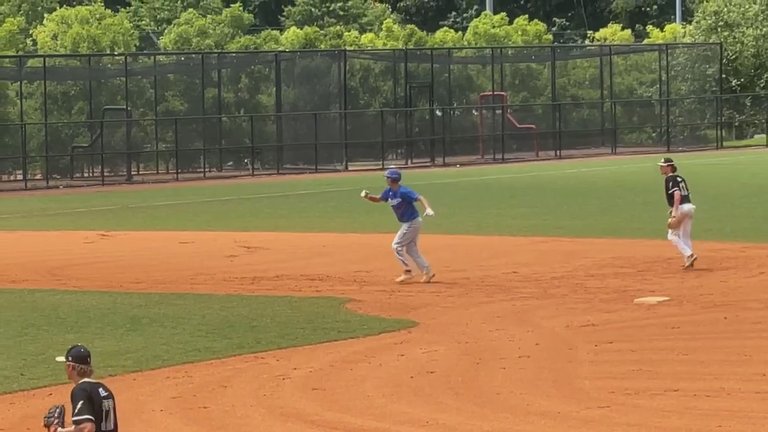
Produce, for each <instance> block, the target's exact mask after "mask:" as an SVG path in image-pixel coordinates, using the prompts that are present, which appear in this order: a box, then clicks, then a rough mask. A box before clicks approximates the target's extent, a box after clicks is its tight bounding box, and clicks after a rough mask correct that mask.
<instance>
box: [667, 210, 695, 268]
mask: <svg viewBox="0 0 768 432" xmlns="http://www.w3.org/2000/svg"><path fill="white" fill-rule="evenodd" d="M695 211H696V206H695V205H693V204H683V205H681V206H680V207H678V215H679V216H680V217H681V218H683V222H682V223H681V224H680V227H678V228H677V229H676V230H669V231H668V232H667V238H668V239H669V241H671V242H672V243H673V244H674V245H675V246H677V249H678V250H679V251H680V253H681V254H682V255H683V257H687V256H689V255H690V254H692V253H693V243H692V242H691V228H692V227H693V214H694V212H695Z"/></svg>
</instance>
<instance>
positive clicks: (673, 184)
mask: <svg viewBox="0 0 768 432" xmlns="http://www.w3.org/2000/svg"><path fill="white" fill-rule="evenodd" d="M675 191H680V205H683V204H690V203H691V190H690V189H688V183H686V181H685V179H684V178H683V177H681V176H679V175H677V174H670V175H668V176H667V177H665V178H664V192H665V194H666V196H667V204H668V205H669V206H670V207H673V206H674V205H675Z"/></svg>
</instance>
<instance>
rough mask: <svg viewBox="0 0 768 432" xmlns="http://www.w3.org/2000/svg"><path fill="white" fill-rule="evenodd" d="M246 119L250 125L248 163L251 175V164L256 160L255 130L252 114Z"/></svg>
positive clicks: (252, 172)
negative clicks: (249, 159) (249, 158)
mask: <svg viewBox="0 0 768 432" xmlns="http://www.w3.org/2000/svg"><path fill="white" fill-rule="evenodd" d="M248 121H249V124H250V126H251V163H250V164H249V165H250V166H251V175H253V174H254V171H253V165H254V163H255V162H256V130H255V129H254V128H255V126H254V123H253V114H251V115H250V116H248Z"/></svg>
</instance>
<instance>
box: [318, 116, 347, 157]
mask: <svg viewBox="0 0 768 432" xmlns="http://www.w3.org/2000/svg"><path fill="white" fill-rule="evenodd" d="M312 119H313V123H312V124H313V127H314V144H315V172H318V171H320V162H319V160H320V153H319V151H318V148H317V147H318V143H317V140H318V131H317V112H314V113H312ZM345 160H346V156H345Z"/></svg>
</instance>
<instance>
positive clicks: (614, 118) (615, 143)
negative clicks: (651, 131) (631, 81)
mask: <svg viewBox="0 0 768 432" xmlns="http://www.w3.org/2000/svg"><path fill="white" fill-rule="evenodd" d="M608 86H609V88H610V89H611V91H610V93H611V94H610V98H611V123H613V124H612V125H611V130H612V131H613V133H612V134H611V135H612V140H611V141H612V142H611V153H612V154H613V153H616V151H617V149H618V147H619V124H618V123H619V120H618V106H617V104H616V92H615V87H614V73H613V46H612V45H609V46H608Z"/></svg>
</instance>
